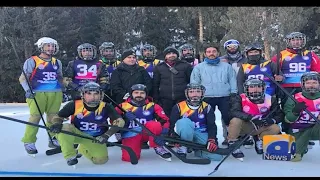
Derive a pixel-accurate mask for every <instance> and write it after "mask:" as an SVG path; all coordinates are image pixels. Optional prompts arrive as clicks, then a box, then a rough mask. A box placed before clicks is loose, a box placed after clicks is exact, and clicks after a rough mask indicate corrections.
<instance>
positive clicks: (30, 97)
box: [25, 89, 35, 99]
mask: <svg viewBox="0 0 320 180" xmlns="http://www.w3.org/2000/svg"><path fill="white" fill-rule="evenodd" d="M25 95H26V98H28V99H34V97H35V93H34V92H32V91H31V90H30V89H28V90H27V91H26V94H25Z"/></svg>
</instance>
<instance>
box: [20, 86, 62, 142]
mask: <svg viewBox="0 0 320 180" xmlns="http://www.w3.org/2000/svg"><path fill="white" fill-rule="evenodd" d="M35 99H36V101H37V103H38V106H39V108H40V112H41V114H42V115H43V114H44V113H46V115H47V118H46V125H47V126H50V125H51V124H50V123H48V121H50V122H51V120H52V118H53V116H54V115H56V114H58V112H59V109H60V106H61V103H62V92H36V93H35ZM26 101H27V103H28V106H29V109H30V118H29V121H28V122H30V123H34V124H39V122H40V119H41V116H40V113H39V110H38V107H37V106H36V103H35V100H34V99H29V98H27V99H26ZM38 130H39V128H38V127H34V126H30V125H27V126H26V130H25V133H24V136H23V138H22V140H21V141H22V142H24V143H34V142H36V141H37V137H36V135H37V133H38ZM50 135H52V134H51V133H50Z"/></svg>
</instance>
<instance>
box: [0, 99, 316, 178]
mask: <svg viewBox="0 0 320 180" xmlns="http://www.w3.org/2000/svg"><path fill="white" fill-rule="evenodd" d="M0 115H3V116H8V117H13V118H17V119H20V120H25V121H27V120H28V118H29V113H28V107H27V105H26V104H0ZM44 117H45V116H44ZM216 118H217V120H216V122H217V126H218V138H219V143H221V141H222V140H223V138H222V127H221V121H220V118H221V115H220V112H219V111H216ZM40 124H42V122H40ZM0 125H1V126H0V127H1V130H0V137H1V140H0V143H1V149H0V176H15V177H18V176H85V177H90V176H113V177H115V176H117V177H120V176H207V175H208V173H210V172H211V171H213V169H214V168H215V167H216V165H217V164H218V163H219V162H215V161H212V162H211V164H209V165H192V164H185V163H183V162H181V161H180V160H178V159H177V158H176V157H172V162H167V161H165V160H162V159H160V158H159V157H158V156H157V155H156V154H155V152H154V150H153V149H148V150H142V157H141V159H140V160H139V163H138V164H137V165H132V164H130V163H127V162H122V161H121V149H120V148H119V147H110V148H109V161H108V162H107V163H106V164H104V165H94V164H92V163H91V162H90V161H89V160H88V159H86V158H85V157H82V158H80V159H79V163H78V164H77V168H76V169H73V168H72V167H70V166H68V165H67V163H66V160H65V159H64V158H63V156H62V154H61V153H60V154H56V155H52V156H46V154H45V151H46V150H48V135H47V133H46V130H44V129H39V132H38V135H37V137H38V140H37V142H36V147H37V149H38V152H39V153H38V154H37V156H36V157H35V158H32V157H30V156H28V155H27V153H26V152H25V150H24V147H23V143H22V142H21V138H22V136H23V134H24V131H25V126H26V125H25V124H21V123H17V122H13V121H10V120H5V119H1V124H0ZM110 141H115V139H114V137H111V139H110ZM241 149H242V150H243V152H244V154H245V158H244V162H240V161H239V160H236V159H234V158H233V157H229V158H228V159H227V160H226V161H225V162H223V164H222V165H221V166H220V168H219V170H218V171H217V172H216V173H214V174H212V175H211V176H217V177H219V176H223V177H235V176H256V177H258V176H263V177H266V176H267V177H277V176H282V177H284V176H291V177H306V176H313V177H319V176H320V170H319V163H320V148H319V142H318V141H316V145H315V146H314V147H313V149H311V150H309V152H308V153H307V154H306V155H305V156H304V157H303V160H302V161H301V162H297V163H294V162H288V161H271V160H262V156H261V155H257V154H256V152H255V150H254V148H253V149H245V148H243V147H241ZM188 156H189V157H192V156H193V153H191V154H188Z"/></svg>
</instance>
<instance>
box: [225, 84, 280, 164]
mask: <svg viewBox="0 0 320 180" xmlns="http://www.w3.org/2000/svg"><path fill="white" fill-rule="evenodd" d="M265 89H266V84H265V82H264V81H262V80H260V79H256V78H252V79H248V80H246V81H245V83H244V93H242V94H240V95H237V96H234V97H232V98H231V109H230V116H231V121H230V124H229V127H228V133H229V134H228V143H229V145H231V144H234V143H235V142H236V141H237V140H238V137H239V136H240V135H245V134H249V133H251V132H252V131H253V130H254V129H255V131H253V132H252V134H251V135H253V139H254V141H255V150H256V152H257V154H263V147H262V139H263V136H264V135H277V134H279V133H280V128H279V126H278V125H277V123H279V122H281V121H282V119H283V118H284V113H283V112H282V111H281V110H280V108H279V107H278V106H277V103H276V98H274V97H272V98H267V97H266V96H265ZM274 108H277V110H276V111H275V112H274V113H272V114H270V115H268V114H269V112H270V111H271V110H272V109H274ZM232 156H233V157H235V158H237V159H239V160H243V157H244V154H243V153H242V151H241V150H240V148H239V149H236V150H235V151H234V152H233V153H232Z"/></svg>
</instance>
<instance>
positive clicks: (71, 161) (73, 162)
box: [67, 156, 78, 169]
mask: <svg viewBox="0 0 320 180" xmlns="http://www.w3.org/2000/svg"><path fill="white" fill-rule="evenodd" d="M67 164H68V165H69V166H72V167H73V168H74V169H76V164H78V159H77V156H75V157H72V158H69V159H67Z"/></svg>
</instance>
